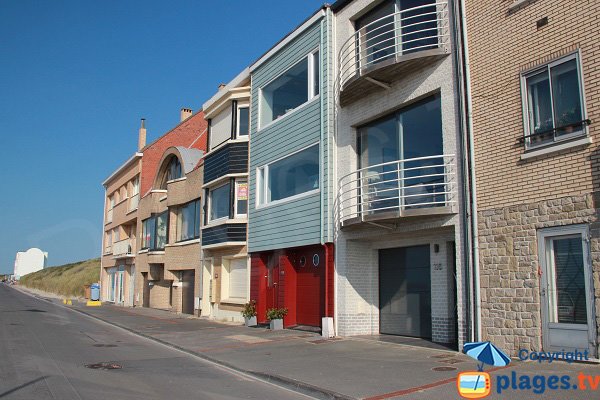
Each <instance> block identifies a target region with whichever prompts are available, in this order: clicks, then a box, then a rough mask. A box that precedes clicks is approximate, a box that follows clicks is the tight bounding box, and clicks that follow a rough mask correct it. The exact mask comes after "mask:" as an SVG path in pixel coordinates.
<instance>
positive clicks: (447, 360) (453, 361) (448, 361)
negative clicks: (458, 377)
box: [438, 358, 464, 364]
mask: <svg viewBox="0 0 600 400" xmlns="http://www.w3.org/2000/svg"><path fill="white" fill-rule="evenodd" d="M438 362H439V363H443V364H459V363H461V362H464V361H463V360H458V359H456V358H445V359H443V360H439V361H438Z"/></svg>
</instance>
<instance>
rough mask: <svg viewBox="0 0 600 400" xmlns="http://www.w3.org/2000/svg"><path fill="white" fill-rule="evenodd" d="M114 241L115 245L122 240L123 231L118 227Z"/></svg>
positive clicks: (114, 231) (114, 232)
mask: <svg viewBox="0 0 600 400" xmlns="http://www.w3.org/2000/svg"><path fill="white" fill-rule="evenodd" d="M113 240H114V242H115V243H116V242H118V241H120V240H121V229H120V228H118V227H117V228H115V229H114V230H113Z"/></svg>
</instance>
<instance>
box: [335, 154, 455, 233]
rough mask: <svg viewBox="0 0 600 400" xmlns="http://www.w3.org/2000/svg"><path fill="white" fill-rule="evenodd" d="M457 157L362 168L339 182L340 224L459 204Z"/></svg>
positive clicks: (407, 160) (440, 157) (420, 158)
mask: <svg viewBox="0 0 600 400" xmlns="http://www.w3.org/2000/svg"><path fill="white" fill-rule="evenodd" d="M456 191H457V185H456V173H455V162H454V155H453V154H450V155H439V156H429V157H418V158H410V159H404V160H398V161H392V162H387V163H383V164H377V165H371V166H368V167H365V168H361V169H359V170H356V171H354V172H351V173H350V174H347V175H345V176H343V177H342V178H341V179H340V180H339V191H338V199H337V209H338V218H339V222H344V221H345V220H348V219H351V218H360V220H361V221H362V220H364V219H365V217H367V218H368V217H370V216H377V215H378V214H379V215H382V216H383V214H384V213H385V215H389V213H392V215H393V216H394V217H400V216H402V215H405V214H406V211H407V210H418V209H424V208H433V207H446V206H450V205H451V204H452V203H455V202H456V197H457V194H456Z"/></svg>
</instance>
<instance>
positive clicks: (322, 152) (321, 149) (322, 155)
mask: <svg viewBox="0 0 600 400" xmlns="http://www.w3.org/2000/svg"><path fill="white" fill-rule="evenodd" d="M325 18H327V17H325ZM325 18H324V19H322V20H321V24H320V25H321V26H320V28H321V29H320V31H319V59H320V60H317V62H319V63H320V64H321V65H319V86H321V87H322V86H323V62H322V61H321V60H324V59H325V57H323V49H324V48H325V46H324V45H323V29H325ZM314 61H315V60H314V57H313V62H314ZM321 87H320V88H319V96H320V98H319V102H320V112H321V141H320V143H319V157H320V160H319V164H320V165H321V168H319V175H320V176H319V186H320V188H321V210H320V212H321V228H320V230H321V244H324V243H325V235H324V232H325V225H326V224H325V209H324V208H325V187H326V185H324V184H323V183H324V182H323V177H324V176H325V173H324V169H325V148H324V146H323V145H324V144H325V140H324V134H325V129H324V128H323V126H324V124H325V115H324V114H325V113H324V112H323V107H324V106H325V100H324V98H325V93H321V92H322V90H321ZM311 90H312V89H311Z"/></svg>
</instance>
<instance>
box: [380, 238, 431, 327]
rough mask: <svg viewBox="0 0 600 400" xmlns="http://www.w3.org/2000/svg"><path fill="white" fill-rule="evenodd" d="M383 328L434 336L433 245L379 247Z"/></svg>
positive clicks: (381, 320) (381, 321)
mask: <svg viewBox="0 0 600 400" xmlns="http://www.w3.org/2000/svg"><path fill="white" fill-rule="evenodd" d="M379 307H380V316H379V323H380V326H379V330H380V332H381V333H384V334H390V335H402V336H415V337H422V338H431V274H430V260H429V245H424V246H412V247H399V248H394V249H384V250H379Z"/></svg>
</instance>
